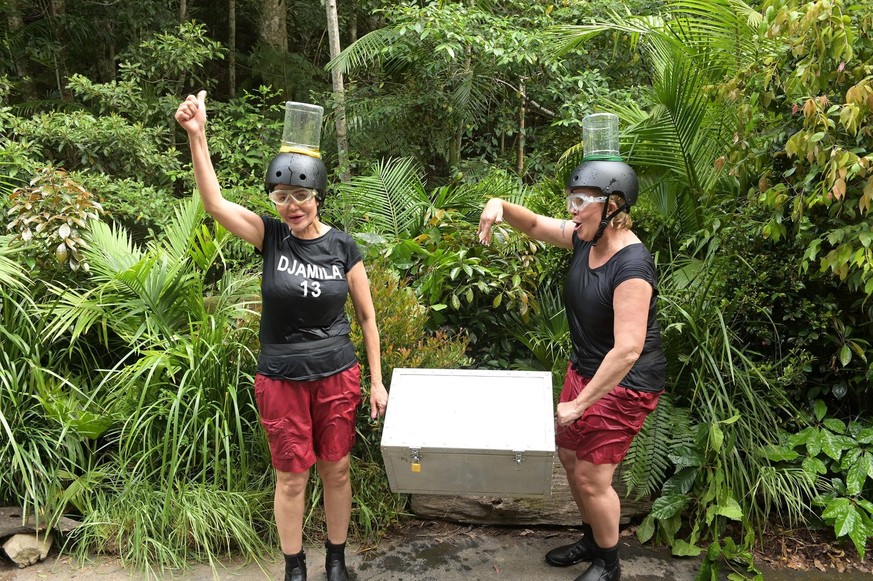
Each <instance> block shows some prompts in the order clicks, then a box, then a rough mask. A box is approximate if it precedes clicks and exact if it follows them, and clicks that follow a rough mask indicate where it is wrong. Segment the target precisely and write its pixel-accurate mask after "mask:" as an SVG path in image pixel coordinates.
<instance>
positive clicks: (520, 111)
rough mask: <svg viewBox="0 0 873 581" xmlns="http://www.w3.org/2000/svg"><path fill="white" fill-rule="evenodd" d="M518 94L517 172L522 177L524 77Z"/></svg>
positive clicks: (525, 97)
mask: <svg viewBox="0 0 873 581" xmlns="http://www.w3.org/2000/svg"><path fill="white" fill-rule="evenodd" d="M518 95H519V97H520V98H521V103H520V104H519V107H518V151H517V160H516V168H515V172H516V173H517V174H518V177H522V176H524V147H525V144H524V129H525V101H526V99H527V91H526V89H525V84H524V79H521V81H520V82H519V84H518Z"/></svg>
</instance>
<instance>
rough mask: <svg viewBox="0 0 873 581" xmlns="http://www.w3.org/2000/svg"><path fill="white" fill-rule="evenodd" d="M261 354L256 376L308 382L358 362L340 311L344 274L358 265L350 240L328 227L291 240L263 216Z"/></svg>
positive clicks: (284, 230)
mask: <svg viewBox="0 0 873 581" xmlns="http://www.w3.org/2000/svg"><path fill="white" fill-rule="evenodd" d="M261 220H263V222H264V242H263V250H261V252H260V254H261V255H262V256H263V258H264V267H263V273H262V277H261V302H262V310H261V328H260V340H261V352H260V354H259V355H258V372H259V373H262V374H263V375H268V376H271V377H285V378H287V379H294V380H309V379H316V378H319V377H326V376H328V375H332V374H334V373H337V372H339V371H342V370H344V369H348V368H349V367H351V366H352V365H354V364H355V363H356V362H357V358H356V357H355V352H354V347H353V345H352V343H351V341H350V340H349V337H348V335H349V333H350V332H351V327H350V326H349V320H348V317H346V313H345V310H344V307H345V304H346V299H347V298H348V296H349V283H348V280H347V279H346V275H347V274H348V272H349V270H351V269H352V267H353V266H355V265H356V264H357V263H358V262H360V261H361V259H362V257H361V252H360V250H358V246H357V245H356V244H355V241H354V240H353V239H352V237H351V236H349V235H348V234H346V233H344V232H340V231H339V230H337V229H335V228H331V229H330V230H329V231H328V232H327V233H325V234H324V235H323V236H319V237H318V238H315V239H313V240H301V239H299V238H295V237H294V236H293V235H292V234H291V231H290V230H289V229H288V226H287V225H286V224H285V223H284V222H282V221H281V220H277V219H276V218H272V217H269V216H261Z"/></svg>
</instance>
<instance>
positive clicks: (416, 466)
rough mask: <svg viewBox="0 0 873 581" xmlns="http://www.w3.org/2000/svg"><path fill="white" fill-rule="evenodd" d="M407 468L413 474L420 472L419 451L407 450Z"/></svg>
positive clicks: (418, 449)
mask: <svg viewBox="0 0 873 581" xmlns="http://www.w3.org/2000/svg"><path fill="white" fill-rule="evenodd" d="M409 463H410V464H409V467H410V469H411V470H412V471H413V472H421V449H420V448H410V449H409Z"/></svg>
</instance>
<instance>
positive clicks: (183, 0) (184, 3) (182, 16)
mask: <svg viewBox="0 0 873 581" xmlns="http://www.w3.org/2000/svg"><path fill="white" fill-rule="evenodd" d="M186 20H188V0H180V2H179V23H183V22H185V21H186Z"/></svg>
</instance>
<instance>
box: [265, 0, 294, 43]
mask: <svg viewBox="0 0 873 581" xmlns="http://www.w3.org/2000/svg"><path fill="white" fill-rule="evenodd" d="M260 34H261V40H262V41H263V43H264V44H265V45H267V46H269V47H271V48H273V49H274V50H276V51H278V52H280V53H286V52H288V26H287V9H286V7H285V0H264V3H263V4H262V5H261V30H260Z"/></svg>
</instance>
